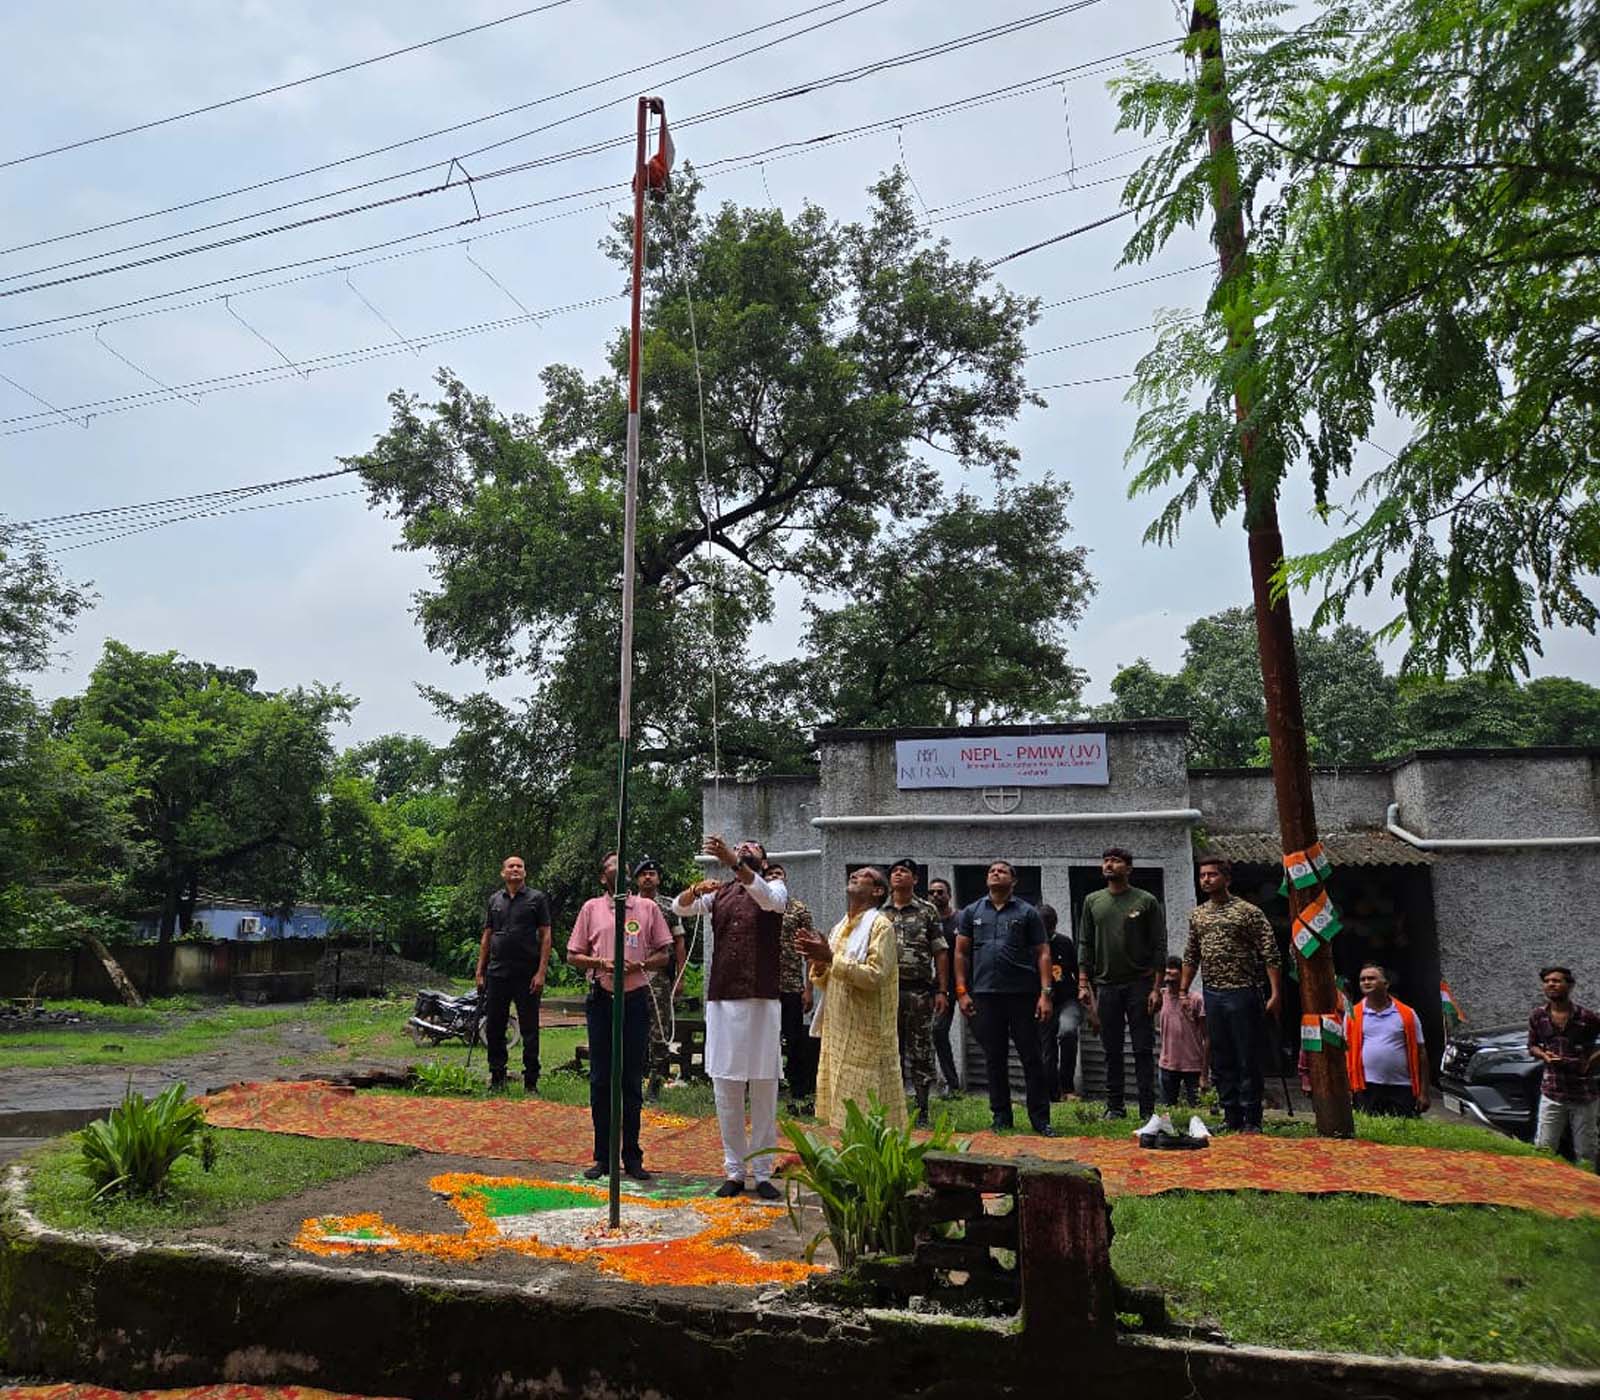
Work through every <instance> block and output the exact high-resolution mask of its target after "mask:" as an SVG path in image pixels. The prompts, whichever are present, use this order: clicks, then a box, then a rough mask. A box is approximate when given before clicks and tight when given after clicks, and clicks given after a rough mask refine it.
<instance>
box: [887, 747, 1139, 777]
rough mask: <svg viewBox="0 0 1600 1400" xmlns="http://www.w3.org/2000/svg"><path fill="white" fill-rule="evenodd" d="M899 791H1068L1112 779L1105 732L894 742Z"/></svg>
mask: <svg viewBox="0 0 1600 1400" xmlns="http://www.w3.org/2000/svg"><path fill="white" fill-rule="evenodd" d="M894 759H895V769H896V773H897V780H896V786H897V787H901V788H981V787H1000V786H1005V785H1007V784H1009V785H1011V786H1013V787H1066V786H1069V785H1072V784H1098V785H1100V786H1105V785H1106V784H1108V783H1109V782H1110V781H1111V778H1110V776H1109V773H1108V771H1107V768H1106V736H1105V735H1104V734H1027V735H1017V736H1014V737H1008V738H984V739H897V740H896V741H895V746H894Z"/></svg>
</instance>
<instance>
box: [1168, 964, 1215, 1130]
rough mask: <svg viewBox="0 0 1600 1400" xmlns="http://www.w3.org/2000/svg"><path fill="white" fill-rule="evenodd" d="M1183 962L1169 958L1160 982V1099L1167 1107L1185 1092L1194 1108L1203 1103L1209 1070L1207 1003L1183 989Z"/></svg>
mask: <svg viewBox="0 0 1600 1400" xmlns="http://www.w3.org/2000/svg"><path fill="white" fill-rule="evenodd" d="M1182 976H1183V959H1181V958H1168V959H1167V970H1166V974H1165V976H1164V977H1163V978H1162V982H1161V1060H1160V1067H1161V1098H1162V1101H1163V1102H1164V1103H1165V1104H1166V1105H1167V1107H1168V1108H1174V1107H1176V1106H1177V1103H1178V1091H1179V1089H1182V1090H1183V1091H1184V1095H1185V1097H1186V1098H1187V1099H1188V1100H1189V1103H1190V1104H1191V1105H1193V1104H1197V1103H1199V1101H1200V1076H1201V1074H1202V1073H1203V1072H1204V1071H1205V1067H1206V1004H1205V1002H1204V1001H1203V1000H1202V999H1201V998H1200V997H1199V996H1197V995H1196V994H1195V993H1194V992H1185V991H1182V990H1180V988H1179V982H1180V980H1181V978H1182Z"/></svg>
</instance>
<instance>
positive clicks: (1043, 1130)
mask: <svg viewBox="0 0 1600 1400" xmlns="http://www.w3.org/2000/svg"><path fill="white" fill-rule="evenodd" d="M1033 1135H1034V1136H1035V1137H1058V1136H1060V1134H1058V1133H1057V1132H1056V1130H1055V1129H1054V1128H1052V1127H1051V1126H1050V1125H1049V1124H1048V1123H1046V1124H1044V1125H1043V1126H1042V1127H1038V1128H1035V1129H1034V1130H1033Z"/></svg>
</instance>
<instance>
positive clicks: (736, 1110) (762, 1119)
mask: <svg viewBox="0 0 1600 1400" xmlns="http://www.w3.org/2000/svg"><path fill="white" fill-rule="evenodd" d="M711 1084H712V1087H713V1089H714V1090H715V1091H716V1096H717V1127H718V1128H720V1129H721V1130H722V1171H723V1175H725V1176H726V1177H727V1178H728V1180H729V1181H743V1180H744V1179H745V1173H746V1172H748V1173H749V1174H750V1175H751V1176H753V1177H754V1178H755V1179H756V1180H757V1181H769V1180H771V1178H772V1164H773V1157H774V1154H773V1153H771V1152H767V1153H764V1154H763V1155H762V1156H760V1157H756V1158H753V1159H752V1160H750V1161H746V1160H745V1159H746V1158H747V1157H749V1156H750V1154H751V1153H752V1152H760V1151H761V1149H762V1148H764V1147H776V1146H777V1145H778V1081H777V1080H776V1079H713V1080H712V1081H711ZM746 1085H748V1086H749V1088H750V1134H749V1136H748V1137H746V1136H745V1130H744V1091H745V1086H746Z"/></svg>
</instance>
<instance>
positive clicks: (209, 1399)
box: [0, 1384, 362, 1400]
mask: <svg viewBox="0 0 1600 1400" xmlns="http://www.w3.org/2000/svg"><path fill="white" fill-rule="evenodd" d="M0 1400H362V1397H360V1396H354V1395H345V1394H342V1393H336V1392H334V1391H331V1390H312V1389H310V1388H309V1387H307V1386H303V1385H201V1386H193V1387H191V1388H189V1389H187V1390H107V1389H106V1388H105V1387H104V1386H98V1385H72V1384H62V1385H6V1386H0Z"/></svg>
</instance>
